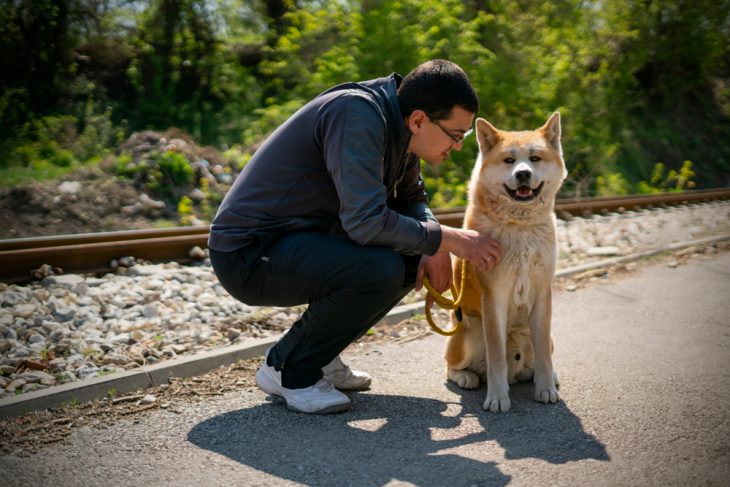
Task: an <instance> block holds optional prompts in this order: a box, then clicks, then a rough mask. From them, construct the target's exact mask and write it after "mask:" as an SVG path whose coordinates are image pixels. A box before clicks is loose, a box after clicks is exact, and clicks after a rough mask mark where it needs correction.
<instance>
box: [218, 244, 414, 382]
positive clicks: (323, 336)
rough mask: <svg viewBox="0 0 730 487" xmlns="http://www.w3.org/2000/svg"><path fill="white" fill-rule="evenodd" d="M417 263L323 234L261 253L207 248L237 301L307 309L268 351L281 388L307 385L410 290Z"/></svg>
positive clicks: (253, 249)
mask: <svg viewBox="0 0 730 487" xmlns="http://www.w3.org/2000/svg"><path fill="white" fill-rule="evenodd" d="M420 259H421V256H420V255H410V256H409V255H402V254H399V253H397V252H395V251H394V250H393V249H391V248H389V247H384V246H362V245H358V244H357V243H355V242H353V241H352V240H350V239H349V238H347V237H345V236H342V235H330V234H325V233H295V234H291V235H287V236H284V237H281V238H279V239H278V240H275V241H274V242H273V243H271V244H270V245H268V246H267V247H266V248H262V246H261V245H260V244H259V243H258V242H257V243H253V244H251V245H248V246H246V247H244V248H242V249H239V250H238V251H235V252H218V251H215V250H213V249H210V260H211V263H212V265H213V268H214V270H215V273H216V275H217V276H218V280H219V281H220V283H221V285H222V286H223V287H224V288H225V289H226V291H228V292H229V293H230V294H231V295H232V296H233V297H235V298H236V299H238V300H239V301H242V302H244V303H246V304H248V305H252V306H295V305H299V304H309V306H308V308H307V310H306V311H305V312H304V313H303V314H302V316H301V317H300V318H299V320H297V321H296V322H295V323H294V324H293V325H292V327H291V329H290V330H289V332H288V333H287V334H285V335H284V336H283V337H282V339H281V340H279V342H278V343H277V344H276V345H275V346H274V347H273V348H272V349H271V351H270V352H269V365H272V366H274V367H275V368H276V369H277V370H281V373H282V385H283V386H284V387H286V388H289V389H298V388H303V387H309V386H311V385H313V384H315V383H316V382H317V381H318V380H319V379H321V378H322V367H324V366H325V365H327V364H328V363H329V362H331V361H332V359H334V358H335V357H336V356H337V355H338V354H339V353H340V352H342V350H344V349H345V348H346V347H347V346H348V345H349V344H350V343H352V342H353V341H355V340H357V339H358V338H359V337H360V336H362V335H363V334H364V333H365V332H367V331H368V330H369V329H370V328H371V327H372V326H373V325H374V324H376V323H377V322H378V321H380V319H382V318H383V317H384V316H385V315H386V314H387V313H388V311H390V309H391V308H393V307H394V306H395V305H396V304H398V302H399V301H400V300H401V299H402V298H403V297H404V296H405V295H406V294H407V293H408V292H409V291H410V290H411V289H413V286H414V284H415V281H416V274H417V271H418V264H419V262H420Z"/></svg>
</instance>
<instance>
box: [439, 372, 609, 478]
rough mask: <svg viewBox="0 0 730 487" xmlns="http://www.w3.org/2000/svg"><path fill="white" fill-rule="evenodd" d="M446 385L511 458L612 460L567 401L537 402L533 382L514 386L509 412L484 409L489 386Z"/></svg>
mask: <svg viewBox="0 0 730 487" xmlns="http://www.w3.org/2000/svg"><path fill="white" fill-rule="evenodd" d="M446 387H447V388H448V389H449V390H451V391H452V392H454V393H455V394H458V395H460V396H461V404H462V410H463V411H470V412H471V413H472V414H475V415H476V416H477V417H478V418H479V423H480V424H481V425H482V427H483V429H484V435H485V439H486V440H495V441H497V442H498V443H499V444H500V445H501V446H502V448H504V451H505V457H506V458H507V459H519V458H539V459H541V460H544V461H546V462H550V463H555V464H561V463H567V462H573V461H579V460H588V459H593V460H600V461H608V460H610V458H609V456H608V453H607V452H606V447H605V445H603V443H601V442H600V441H599V440H598V439H596V437H594V436H593V435H591V434H590V433H587V432H586V431H585V430H584V429H583V425H582V424H581V421H580V419H579V418H578V417H577V416H576V415H575V414H573V412H572V411H571V410H570V409H569V408H568V406H567V405H566V404H565V403H564V402H563V401H559V402H558V403H556V404H541V403H538V402H536V401H535V400H534V398H533V396H534V390H535V386H534V385H533V384H532V382H531V381H527V382H520V383H517V384H511V385H510V393H509V394H510V400H511V402H512V408H511V409H510V411H509V412H508V413H491V412H488V411H484V409H483V406H482V405H483V403H484V399H485V398H486V395H487V387H486V385H482V386H481V387H480V388H479V389H476V390H468V391H467V390H464V389H461V388H459V387H458V386H456V385H455V384H453V383H452V382H450V381H447V385H446Z"/></svg>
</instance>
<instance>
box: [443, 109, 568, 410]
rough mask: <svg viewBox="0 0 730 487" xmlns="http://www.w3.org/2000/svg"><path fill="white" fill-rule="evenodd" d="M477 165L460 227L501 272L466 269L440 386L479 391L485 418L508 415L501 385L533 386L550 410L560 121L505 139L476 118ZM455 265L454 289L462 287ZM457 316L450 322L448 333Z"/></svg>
mask: <svg viewBox="0 0 730 487" xmlns="http://www.w3.org/2000/svg"><path fill="white" fill-rule="evenodd" d="M476 132H477V138H478V145H479V156H478V158H477V162H476V164H475V166H474V169H473V172H472V176H471V180H470V182H469V188H468V203H467V207H466V213H465V216H464V228H468V229H473V230H476V231H478V232H480V233H486V234H489V235H491V236H492V237H494V238H495V239H496V240H497V241H498V242H499V243H500V246H501V252H502V258H501V261H500V263H499V264H498V265H497V266H496V267H494V268H492V269H491V270H489V271H485V272H481V271H478V270H476V269H475V268H474V267H473V266H469V265H467V266H466V277H465V282H464V289H462V291H461V292H462V293H464V297H463V300H462V304H461V315H462V317H463V324H464V326H463V327H462V328H461V330H460V331H459V332H457V333H456V334H454V335H452V336H450V337H449V339H448V340H447V342H446V350H445V358H446V364H447V376H448V379H449V380H451V381H452V382H454V383H456V384H457V385H458V386H459V387H461V388H464V389H476V388H477V387H479V384H480V381H486V382H487V397H486V400H485V401H484V409H485V410H488V411H492V412H507V411H509V409H510V407H511V402H510V398H509V384H510V383H515V382H519V381H525V380H529V379H533V382H534V383H535V400H537V401H539V402H542V403H545V404H547V403H556V402H558V401H559V399H560V396H559V394H558V389H557V387H558V375H557V373H555V371H554V370H553V363H552V353H553V342H552V337H551V330H550V329H551V314H552V294H551V293H552V287H551V286H552V280H553V276H554V275H555V267H556V263H557V225H556V219H555V212H554V204H555V197H556V195H557V193H558V190H559V189H560V186H561V185H562V182H563V180H564V179H565V176H566V174H567V173H566V170H565V162H564V161H563V149H562V145H561V141H560V132H561V129H560V114H559V113H558V112H555V113H553V114H552V115H551V116H550V118H549V119H548V120H547V122H546V123H545V124H544V125H543V126H542V127H540V128H538V129H536V130H531V131H521V132H509V131H503V130H499V129H497V128H495V127H494V126H493V125H492V124H490V123H489V122H487V121H486V120H484V119H483V118H479V119H477V122H476ZM461 268H462V267H461V259H456V260H455V262H454V282H455V283H457V284H458V283H460V282H461ZM456 316H457V313H455V312H452V313H451V320H452V323H453V324H454V325H455V324H456V320H457V318H456Z"/></svg>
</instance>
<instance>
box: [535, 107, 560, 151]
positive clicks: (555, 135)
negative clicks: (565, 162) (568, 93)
mask: <svg viewBox="0 0 730 487" xmlns="http://www.w3.org/2000/svg"><path fill="white" fill-rule="evenodd" d="M540 130H542V133H543V134H544V135H545V138H546V139H547V141H548V143H549V144H550V145H552V146H553V148H554V149H555V150H556V151H558V152H560V153H562V152H563V148H562V146H561V145H560V113H559V112H555V113H553V114H552V115H551V116H550V118H549V119H548V121H547V122H545V125H543V126H542V127H541V128H540Z"/></svg>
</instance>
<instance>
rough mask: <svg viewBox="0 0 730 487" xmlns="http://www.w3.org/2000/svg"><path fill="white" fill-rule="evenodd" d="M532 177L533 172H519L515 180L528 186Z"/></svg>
mask: <svg viewBox="0 0 730 487" xmlns="http://www.w3.org/2000/svg"><path fill="white" fill-rule="evenodd" d="M531 176H532V172H531V171H527V170H522V171H517V172H516V173H515V179H517V182H518V183H519V184H527V183H529V182H530V177H531Z"/></svg>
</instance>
